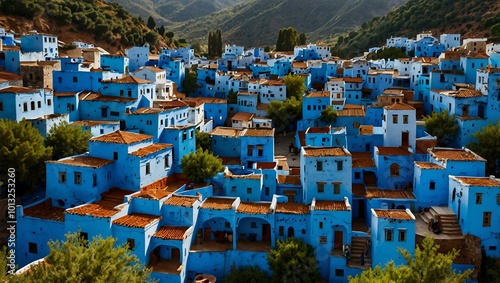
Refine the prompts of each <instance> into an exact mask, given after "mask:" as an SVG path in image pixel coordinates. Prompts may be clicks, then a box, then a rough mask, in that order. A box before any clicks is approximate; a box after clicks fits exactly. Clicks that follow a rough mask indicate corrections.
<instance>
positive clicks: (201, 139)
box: [196, 129, 212, 152]
mask: <svg viewBox="0 0 500 283" xmlns="http://www.w3.org/2000/svg"><path fill="white" fill-rule="evenodd" d="M196 148H197V149H198V148H201V149H202V150H207V151H208V152H212V145H211V139H210V135H209V134H208V133H205V132H200V130H198V129H196Z"/></svg>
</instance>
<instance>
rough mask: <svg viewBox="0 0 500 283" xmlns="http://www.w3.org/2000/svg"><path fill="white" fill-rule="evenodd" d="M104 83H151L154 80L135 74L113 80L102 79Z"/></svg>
mask: <svg viewBox="0 0 500 283" xmlns="http://www.w3.org/2000/svg"><path fill="white" fill-rule="evenodd" d="M102 82H103V83H109V82H112V83H119V84H149V83H152V81H148V80H144V79H140V78H137V77H134V76H126V77H123V78H120V79H112V80H106V81H102Z"/></svg>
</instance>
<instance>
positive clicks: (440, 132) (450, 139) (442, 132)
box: [424, 110, 458, 146]
mask: <svg viewBox="0 0 500 283" xmlns="http://www.w3.org/2000/svg"><path fill="white" fill-rule="evenodd" d="M424 121H425V128H426V130H427V133H429V134H430V135H432V136H435V137H436V138H437V144H438V145H439V146H450V145H452V144H453V143H454V141H455V137H456V136H457V133H458V123H457V121H455V118H454V117H453V116H452V115H449V114H448V110H444V111H441V112H439V113H438V112H434V111H433V112H432V114H431V115H430V116H425V117H424Z"/></svg>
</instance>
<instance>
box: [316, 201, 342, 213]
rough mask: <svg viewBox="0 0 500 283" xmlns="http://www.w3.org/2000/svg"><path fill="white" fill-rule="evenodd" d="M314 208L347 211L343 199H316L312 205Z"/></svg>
mask: <svg viewBox="0 0 500 283" xmlns="http://www.w3.org/2000/svg"><path fill="white" fill-rule="evenodd" d="M314 209H315V210H329V211H347V210H348V209H347V206H346V204H345V202H344V201H333V200H317V201H316V205H315V206H314Z"/></svg>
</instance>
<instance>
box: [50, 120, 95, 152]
mask: <svg viewBox="0 0 500 283" xmlns="http://www.w3.org/2000/svg"><path fill="white" fill-rule="evenodd" d="M91 137H92V133H91V132H90V131H89V130H86V131H82V129H81V128H80V127H76V126H72V125H70V124H68V122H66V121H64V122H62V123H60V124H59V125H55V126H54V127H52V129H50V131H49V134H48V135H47V138H46V141H45V142H46V145H47V146H50V147H52V148H53V152H52V158H53V159H60V158H64V157H68V156H73V155H77V154H81V153H85V152H87V151H88V150H89V139H90V138H91Z"/></svg>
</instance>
